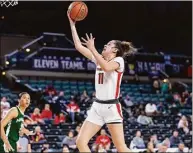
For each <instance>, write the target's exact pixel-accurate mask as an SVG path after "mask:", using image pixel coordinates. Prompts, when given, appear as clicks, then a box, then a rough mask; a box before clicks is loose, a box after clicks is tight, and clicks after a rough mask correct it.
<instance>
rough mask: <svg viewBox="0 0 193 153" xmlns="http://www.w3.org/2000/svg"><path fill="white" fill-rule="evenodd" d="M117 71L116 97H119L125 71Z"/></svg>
mask: <svg viewBox="0 0 193 153" xmlns="http://www.w3.org/2000/svg"><path fill="white" fill-rule="evenodd" d="M115 71H116V72H117V73H118V77H117V86H116V92H115V99H117V98H118V96H119V90H120V81H121V75H122V74H123V73H122V72H118V71H117V70H115Z"/></svg>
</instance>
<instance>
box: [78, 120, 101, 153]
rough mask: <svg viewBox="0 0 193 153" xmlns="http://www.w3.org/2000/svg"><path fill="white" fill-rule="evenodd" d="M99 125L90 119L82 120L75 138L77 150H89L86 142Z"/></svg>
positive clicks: (99, 127) (98, 128)
mask: <svg viewBox="0 0 193 153" xmlns="http://www.w3.org/2000/svg"><path fill="white" fill-rule="evenodd" d="M101 127H102V126H100V125H97V124H94V123H92V122H90V121H87V120H86V121H84V123H83V125H82V127H81V129H80V132H79V134H78V137H77V139H76V145H77V147H78V150H79V152H91V151H90V149H89V147H88V142H89V140H90V139H91V138H92V137H93V136H94V135H95V134H96V133H97V132H98V131H99V130H100V129H101Z"/></svg>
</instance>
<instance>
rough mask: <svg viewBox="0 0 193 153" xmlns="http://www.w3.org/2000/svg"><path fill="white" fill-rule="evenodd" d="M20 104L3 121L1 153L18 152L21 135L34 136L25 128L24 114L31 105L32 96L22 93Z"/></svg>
mask: <svg viewBox="0 0 193 153" xmlns="http://www.w3.org/2000/svg"><path fill="white" fill-rule="evenodd" d="M18 102H19V104H18V106H16V107H13V108H11V109H10V110H9V112H8V113H7V115H6V116H5V117H4V118H3V119H2V120H1V139H0V152H17V141H18V140H19V135H20V134H21V133H22V134H26V135H31V134H32V132H31V131H29V130H27V129H25V128H24V127H23V121H24V112H25V110H26V108H27V107H28V106H29V105H30V95H29V94H28V93H26V92H23V93H20V94H19V100H18Z"/></svg>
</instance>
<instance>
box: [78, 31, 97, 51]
mask: <svg viewBox="0 0 193 153" xmlns="http://www.w3.org/2000/svg"><path fill="white" fill-rule="evenodd" d="M81 39H82V40H83V41H84V42H82V44H83V45H85V46H86V47H87V48H88V49H89V50H91V51H92V50H93V49H94V48H95V45H94V40H95V38H93V36H92V33H91V34H90V37H89V36H88V34H87V33H86V39H87V40H86V39H84V38H83V37H82V38H81Z"/></svg>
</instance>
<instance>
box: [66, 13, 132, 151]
mask: <svg viewBox="0 0 193 153" xmlns="http://www.w3.org/2000/svg"><path fill="white" fill-rule="evenodd" d="M67 16H68V18H69V21H70V26H71V31H72V37H73V41H74V44H75V47H76V49H77V50H78V51H79V52H80V53H81V54H83V55H84V56H85V57H87V58H88V59H90V60H92V61H93V62H94V63H95V64H96V66H97V68H96V74H95V89H96V98H97V100H96V101H95V102H94V103H93V105H92V107H91V109H90V111H89V113H88V117H87V118H86V121H85V122H84V124H83V125H82V127H81V130H80V133H79V135H78V137H77V141H76V143H77V147H78V149H79V151H80V152H90V149H89V147H88V142H89V140H90V139H91V138H92V137H93V136H94V135H95V134H96V133H97V132H98V131H99V130H100V129H101V127H102V126H103V125H104V124H107V126H108V129H109V131H110V134H111V136H112V140H113V143H114V145H115V146H116V148H117V151H118V152H131V150H130V149H128V148H127V146H126V144H125V139H124V133H123V116H122V111H121V105H120V103H119V100H118V98H119V92H120V84H121V79H122V76H123V72H124V60H123V56H124V55H126V54H129V53H132V52H133V51H134V50H135V49H134V48H133V47H132V45H131V43H128V42H121V41H118V40H112V41H110V42H108V44H107V45H105V46H104V49H103V52H102V55H100V54H99V53H98V52H97V50H96V49H95V46H94V38H93V37H92V34H91V35H90V37H89V36H88V35H86V37H87V40H85V39H84V38H83V41H84V43H83V44H84V45H86V47H84V46H83V45H82V43H81V41H80V39H79V36H78V33H77V31H76V27H75V23H74V22H73V21H72V20H71V19H70V17H69V13H67ZM132 50H133V51H132Z"/></svg>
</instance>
